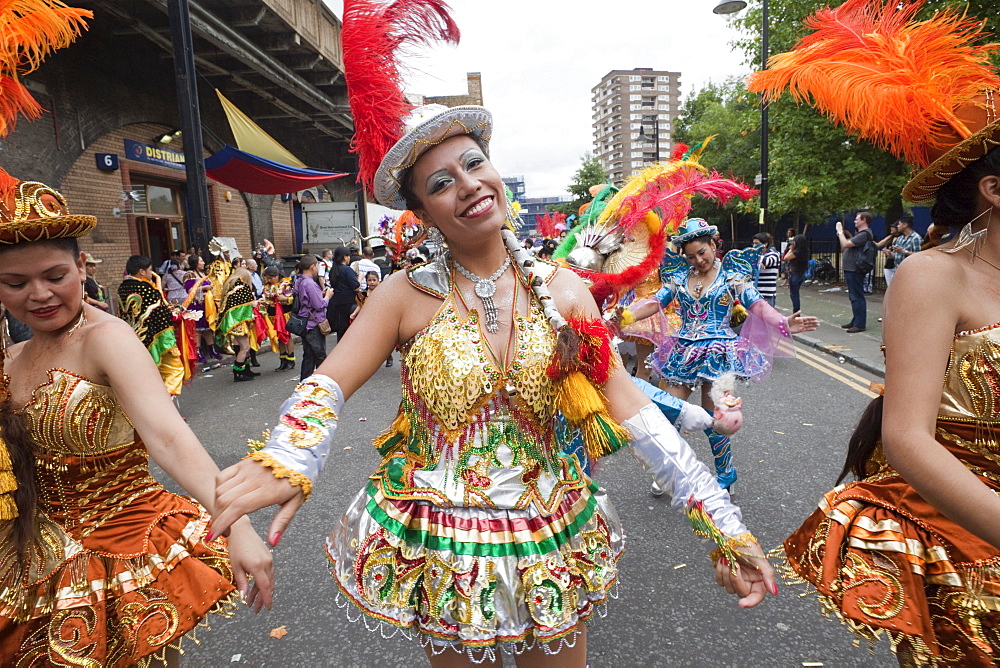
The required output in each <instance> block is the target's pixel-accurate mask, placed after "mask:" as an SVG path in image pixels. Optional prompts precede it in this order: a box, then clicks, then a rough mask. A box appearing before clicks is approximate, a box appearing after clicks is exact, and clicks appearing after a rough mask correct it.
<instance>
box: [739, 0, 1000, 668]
mask: <svg viewBox="0 0 1000 668" xmlns="http://www.w3.org/2000/svg"><path fill="white" fill-rule="evenodd" d="M921 4H922V3H905V2H904V3H898V2H896V0H891V2H888V3H886V4H884V5H883V4H882V2H881V1H874V2H873V1H871V0H852V1H851V2H848V3H845V4H844V5H842V6H841V7H837V8H834V9H826V10H822V11H820V12H818V13H817V14H815V15H814V16H812V17H810V18H809V20H808V25H809V27H810V28H812V29H813V30H815V32H813V33H812V34H810V35H809V36H807V37H806V38H804V40H803V42H802V43H801V44H800V45H799V46H797V47H796V50H794V51H792V52H790V53H785V54H781V55H780V56H776V57H775V58H774V59H773V60H772V62H771V69H770V70H767V71H765V72H763V73H762V74H760V75H757V76H755V78H754V79H753V82H752V86H751V88H752V89H753V90H756V91H758V92H765V93H766V95H767V97H768V99H773V98H775V97H777V96H778V95H780V94H781V92H782V91H783V90H784V89H785V87H786V86H791V87H792V88H793V89H794V90H795V91H796V93H797V94H798V95H800V96H803V97H805V96H808V98H809V99H812V100H813V101H814V104H815V105H816V106H817V107H818V108H819V109H821V110H822V111H824V112H826V113H827V114H829V115H830V116H831V117H833V118H834V119H836V120H838V121H840V122H843V123H844V124H845V125H847V127H848V128H849V129H850V130H851V131H855V132H859V133H860V134H861V136H862V137H863V138H866V139H870V140H873V141H877V142H879V143H880V144H881V145H883V146H886V147H888V148H889V149H890V150H892V151H893V152H894V153H895V154H897V155H899V156H900V157H903V158H904V159H906V160H907V162H909V163H911V164H913V165H915V166H916V167H917V168H918V169H919V170H920V171H919V172H918V173H917V174H916V175H915V176H914V177H913V178H912V179H911V180H910V181H909V183H907V184H906V187H905V188H904V189H903V199H904V200H906V201H908V202H921V203H929V202H931V201H933V200H936V203H935V204H934V208H933V209H932V211H931V215H932V217H933V219H934V224H935V225H941V226H950V227H952V229H958V228H961V231H960V232H959V233H958V235H957V238H956V239H955V240H954V241H952V242H950V243H948V244H945V246H942V247H939V248H938V249H936V250H927V251H924V252H921V253H917V254H915V255H913V257H911V258H909V259H907V260H906V262H905V263H904V264H902V265H901V266H900V268H899V269H898V270H897V271H896V274H895V276H894V277H893V280H892V285H891V286H890V288H889V290H888V292H887V293H886V299H885V306H886V309H885V330H884V331H885V366H886V373H885V393H884V396H883V397H879V398H877V399H875V401H874V402H872V405H871V406H870V407H869V409H868V410H867V411H866V412H865V415H864V416H863V417H862V421H861V424H859V426H858V428H857V430H856V431H855V433H854V436H853V437H852V438H851V443H850V450H849V454H848V460H847V464H846V465H845V470H844V472H843V474H842V475H841V479H843V478H844V477H846V476H847V475H848V474H850V473H853V474H855V475H856V476H857V477H858V478H859V480H858V481H857V482H853V483H850V484H847V485H842V486H839V487H836V488H835V489H833V490H832V491H830V492H829V493H827V494H826V495H825V496H824V497H823V498H822V499H821V501H820V503H819V509H818V510H816V511H814V512H813V514H812V515H811V516H810V517H809V518H808V519H807V520H806V521H805V523H804V524H803V525H802V526H801V527H800V528H799V529H798V530H797V531H796V532H795V533H793V534H792V535H791V536H790V537H789V538H788V540H786V541H785V545H784V548H785V553H786V554H787V557H788V566H789V571H788V575H789V576H790V577H791V579H792V580H793V581H794V580H798V581H800V582H802V581H808V582H809V583H811V584H812V585H814V586H815V588H816V591H817V593H818V595H819V597H820V600H821V601H822V603H823V608H824V610H825V611H834V612H835V613H836V615H837V617H838V618H839V619H841V620H842V621H844V622H845V623H846V624H848V626H849V627H850V628H851V629H852V630H853V631H855V632H856V633H857V634H858V635H859V636H861V637H863V638H867V639H868V640H870V641H872V642H874V641H875V640H876V639H878V638H880V637H885V638H887V639H889V641H890V642H891V644H892V649H893V651H894V652H896V655H897V658H898V660H899V662H900V664H901V665H905V666H945V665H949V666H995V665H998V663H1000V522H998V521H997V519H998V518H1000V230H998V229H996V226H997V224H998V221H1000V148H998V147H1000V120H998V119H1000V76H998V72H997V70H996V68H995V67H993V66H991V65H990V64H989V62H990V58H989V57H990V53H991V52H993V53H994V54H995V53H996V44H990V43H988V42H987V40H986V39H985V38H984V36H983V35H982V34H981V33H979V29H980V27H981V26H982V24H981V23H978V22H975V21H974V20H972V19H966V18H965V17H964V16H963V15H962V14H960V13H959V11H949V10H943V11H936V12H934V13H931V14H930V15H929V16H930V18H929V19H927V20H917V19H916V14H917V11H918V10H920V7H921ZM858 36H861V38H859V37H858ZM887 49H888V50H889V51H890V53H888V54H887V53H886V50H887ZM848 76H849V77H851V78H850V81H851V88H852V89H856V88H859V89H861V90H864V91H871V92H872V94H871V95H868V94H867V93H866V94H865V105H858V104H855V103H854V100H853V99H852V98H850V96H849V95H848V97H847V99H845V98H844V89H843V88H841V87H839V86H837V85H834V83H831V82H835V81H836V80H837V78H838V77H848ZM887 80H892V81H895V82H910V85H901V86H886V85H884V82H885V81H887ZM942 81H949V82H952V85H953V87H951V88H948V87H943V86H940V85H939V84H940V82H942ZM868 84H870V85H868ZM913 100H923V102H922V103H920V104H913ZM900 105H905V113H902V114H900V116H899V117H897V118H896V119H888V118H887V116H886V110H890V109H899V110H901V109H903V107H901V106H900ZM862 107H865V108H862ZM876 110H877V111H876ZM930 304H933V317H928V305H930ZM880 423H881V424H880Z"/></svg>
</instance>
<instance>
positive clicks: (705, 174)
mask: <svg viewBox="0 0 1000 668" xmlns="http://www.w3.org/2000/svg"><path fill="white" fill-rule="evenodd" d="M707 142H708V140H706V141H705V142H702V143H700V144H698V145H697V146H696V147H695V148H694V149H688V147H686V146H685V147H684V151H683V154H682V155H680V157H679V158H677V159H675V160H672V161H670V162H666V163H658V164H655V165H652V166H650V167H647V168H646V169H645V170H644V171H642V172H640V173H639V174H637V175H635V176H633V177H632V178H631V179H630V180H629V181H628V182H627V183H626V184H625V185H624V186H623V187H622V189H621V190H620V191H618V193H617V194H615V195H614V197H612V198H611V200H610V201H609V202H608V203H607V205H606V206H605V207H604V209H603V210H602V211H601V213H600V215H598V216H597V219H596V221H594V222H592V223H590V224H589V225H586V226H583V227H581V228H578V229H576V230H575V232H576V240H575V245H576V248H574V249H573V250H572V251H569V252H568V253H566V255H565V258H566V261H567V264H569V266H570V268H571V269H573V271H575V272H576V273H578V274H579V275H580V276H581V277H583V278H584V279H585V280H587V281H588V282H590V284H591V288H590V291H591V293H592V294H593V295H594V299H595V300H596V301H597V303H598V304H603V303H604V302H605V301H606V300H607V299H608V298H609V297H611V296H614V295H618V296H621V295H622V294H624V293H625V292H627V291H628V290H630V289H632V288H634V287H635V286H636V285H639V284H640V283H641V282H642V281H644V280H645V279H646V278H647V277H648V276H649V275H650V274H652V273H653V272H655V271H656V270H657V269H658V268H659V265H660V260H661V259H662V258H663V253H664V252H665V250H666V245H667V240H668V238H669V236H670V235H671V234H673V233H675V232H676V231H677V230H678V228H679V227H680V225H681V223H683V222H684V220H685V219H686V218H687V215H688V213H689V212H690V211H691V198H692V197H694V196H695V195H700V196H702V197H707V198H709V199H714V200H716V201H718V202H719V203H720V204H725V203H726V202H728V201H729V200H730V199H732V198H733V197H741V198H744V199H748V198H750V197H753V196H754V195H755V194H756V192H757V191H755V190H753V189H751V188H749V187H747V186H745V185H743V184H742V183H738V182H736V181H733V180H732V179H728V178H725V177H723V176H722V175H720V174H719V173H718V172H715V171H710V170H708V169H707V168H706V167H705V166H704V165H702V164H701V163H700V162H699V161H698V158H699V157H700V155H701V149H703V148H704V145H705V144H706V143H707ZM605 248H606V249H607V251H608V252H607V253H606V255H605V253H604V252H602V251H603V250H604V249H605ZM563 249H564V246H560V247H559V249H557V251H556V257H559V256H560V253H559V251H561V250H563ZM574 254H577V255H576V256H574ZM581 256H582V257H583V258H592V259H591V260H590V262H587V264H589V265H590V266H585V263H584V262H580V261H578V258H580V257H581ZM600 256H604V257H600ZM575 260H577V261H575ZM598 265H599V266H598Z"/></svg>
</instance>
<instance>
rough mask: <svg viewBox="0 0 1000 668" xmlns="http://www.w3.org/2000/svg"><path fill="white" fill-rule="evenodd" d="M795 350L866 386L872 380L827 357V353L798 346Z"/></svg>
mask: <svg viewBox="0 0 1000 668" xmlns="http://www.w3.org/2000/svg"><path fill="white" fill-rule="evenodd" d="M795 351H796V352H797V353H798V354H800V355H805V356H807V357H809V358H810V359H812V361H814V362H819V363H820V364H824V365H826V366H828V367H830V368H831V369H833V370H834V371H836V372H838V373H842V374H844V375H845V376H847V377H848V378H852V379H854V380H856V381H858V382H859V383H861V384H862V385H864V386H865V387H867V386H868V383H869V382H870V381H869V380H868V379H867V378H863V377H861V376H859V375H858V374H856V373H854V372H852V371H849V370H847V369H845V368H844V365H843V364H842V363H834V361H833V360H832V359H830V358H829V357H827V356H825V355H818V354H816V353H814V352H812V351H811V350H803V349H802V348H796V349H795Z"/></svg>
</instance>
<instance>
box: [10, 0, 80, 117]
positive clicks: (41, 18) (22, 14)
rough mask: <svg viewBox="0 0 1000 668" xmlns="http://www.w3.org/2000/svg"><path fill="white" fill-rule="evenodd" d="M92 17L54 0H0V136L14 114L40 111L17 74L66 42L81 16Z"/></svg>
mask: <svg viewBox="0 0 1000 668" xmlns="http://www.w3.org/2000/svg"><path fill="white" fill-rule="evenodd" d="M92 17H93V13H92V12H89V11H87V10H85V9H76V8H74V7H67V6H66V5H65V4H63V3H62V2H59V1H58V0H0V136H6V135H7V134H9V133H10V132H11V131H12V130H13V129H14V125H15V123H16V122H17V117H18V114H21V115H23V116H25V117H26V118H38V117H39V116H40V115H41V113H42V107H41V106H40V105H39V104H38V102H37V101H36V100H35V98H33V97H32V96H31V93H29V92H28V91H27V89H26V88H25V87H24V86H23V85H22V84H21V82H20V78H21V77H22V76H24V75H25V74H28V73H30V72H33V71H34V70H36V69H38V66H39V65H41V64H42V61H43V60H44V59H45V58H46V56H48V55H49V54H51V53H52V52H53V51H55V50H56V49H61V48H63V47H65V46H69V44H71V43H72V42H73V40H74V39H76V37H77V36H78V35H79V34H80V32H81V31H82V30H85V29H86V27H87V24H86V22H85V21H84V19H88V18H92Z"/></svg>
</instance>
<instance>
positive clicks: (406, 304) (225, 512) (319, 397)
mask: <svg viewBox="0 0 1000 668" xmlns="http://www.w3.org/2000/svg"><path fill="white" fill-rule="evenodd" d="M385 284H386V286H388V287H387V288H386V289H382V290H376V291H375V292H373V293H372V295H371V297H369V299H368V300H367V302H366V303H365V308H364V309H363V310H362V312H361V313H360V314H359V315H358V317H357V319H356V320H355V321H354V323H353V324H352V325H351V327H350V328H349V329H348V330H347V333H346V334H345V335H344V337H343V338H342V339H341V340H340V341H338V343H337V345H336V347H334V349H333V351H332V352H331V353H330V354H329V355H327V357H326V359H325V360H324V361H323V363H322V364H321V365H320V366H319V368H317V369H316V373H315V374H314V375H313V376H310V377H309V378H307V379H305V381H304V382H303V383H302V384H301V385H299V387H298V388H297V389H296V391H295V393H294V394H293V395H292V397H291V398H289V399H288V400H287V401H286V402H285V404H284V405H283V406H282V410H281V413H280V415H281V417H280V418H279V420H280V421H279V424H278V426H277V427H275V428H274V429H273V430H272V431H271V437H270V439H269V441H268V443H267V445H266V446H265V447H264V449H263V450H261V451H259V452H258V453H255V454H254V455H253V457H254V458H253V459H243V460H241V461H240V462H238V463H236V464H235V465H233V466H230V467H229V468H227V469H226V470H225V471H222V472H221V473H220V474H219V475H218V477H217V478H216V490H215V504H216V515H215V516H214V518H213V520H212V531H213V532H214V533H216V534H219V533H224V532H226V531H228V530H229V527H230V526H231V525H232V524H233V522H235V521H236V520H238V519H239V518H240V517H242V516H243V515H247V514H249V513H252V512H254V511H256V510H260V509H261V508H266V507H268V506H272V505H280V506H281V508H280V509H279V510H278V512H277V513H276V514H275V516H274V519H273V520H272V521H271V526H270V528H269V529H268V533H267V536H268V538H267V540H268V542H269V543H270V544H271V545H276V544H277V543H278V541H279V540H280V539H281V535H282V533H284V531H285V529H286V528H287V527H288V524H289V522H291V520H292V517H294V516H295V513H296V512H297V511H298V509H299V508H300V507H301V506H302V504H303V503H304V502H305V500H306V494H307V492H308V491H309V490H310V489H311V488H312V483H313V482H314V481H315V479H316V478H317V477H318V476H319V473H320V472H321V471H322V469H323V466H324V464H325V460H326V456H327V454H328V453H329V448H330V442H331V441H332V438H333V432H334V430H335V429H336V424H337V417H336V414H337V413H339V411H340V408H341V406H342V405H343V403H344V402H345V401H347V400H348V399H349V398H350V397H351V395H352V394H354V393H355V392H356V391H357V390H358V388H360V387H361V386H362V385H364V384H365V382H367V380H368V379H369V378H371V376H372V375H373V374H374V373H375V372H376V371H377V370H378V369H379V368H381V366H382V364H383V363H384V362H385V358H386V357H388V356H389V354H390V353H391V352H392V350H393V348H394V347H395V346H396V344H397V342H399V341H405V340H407V339H409V338H410V337H411V336H413V334H415V333H416V332H417V331H419V330H420V329H421V328H422V327H423V326H424V325H426V324H427V323H426V314H427V313H428V311H430V312H431V313H433V312H434V311H435V310H436V309H437V307H438V306H439V305H440V301H438V300H436V299H434V298H433V297H430V296H428V295H425V294H423V293H420V292H419V291H418V290H416V289H415V288H413V287H412V286H411V285H410V284H409V282H408V281H407V278H406V273H405V272H397V273H395V274H393V275H391V276H390V277H388V278H387V279H386V281H385ZM427 300H431V302H432V303H429V304H428V303H423V304H422V303H421V302H426V301H427ZM420 306H423V308H420ZM421 319H423V321H421ZM262 464H263V465H262Z"/></svg>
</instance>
